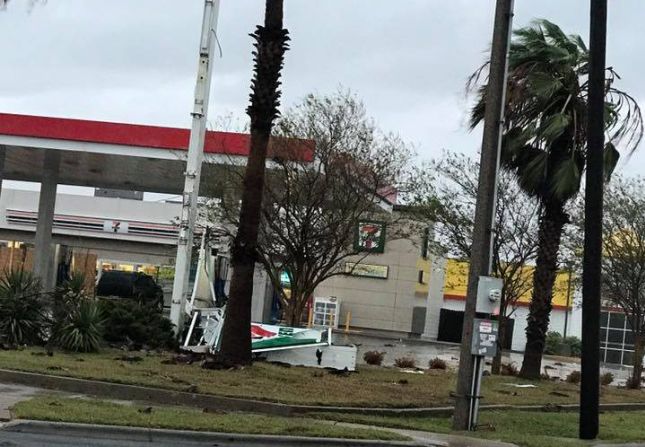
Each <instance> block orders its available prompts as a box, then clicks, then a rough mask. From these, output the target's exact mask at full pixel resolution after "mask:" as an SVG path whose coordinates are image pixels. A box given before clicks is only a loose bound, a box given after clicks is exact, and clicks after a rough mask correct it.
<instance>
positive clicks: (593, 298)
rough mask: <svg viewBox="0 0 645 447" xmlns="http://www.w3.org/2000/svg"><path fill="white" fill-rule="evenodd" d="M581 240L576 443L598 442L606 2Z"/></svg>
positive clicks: (592, 89) (593, 74)
mask: <svg viewBox="0 0 645 447" xmlns="http://www.w3.org/2000/svg"><path fill="white" fill-rule="evenodd" d="M590 18H591V22H590V28H589V30H590V31H589V32H590V37H589V99H588V103H587V107H588V115H589V117H588V119H587V175H586V185H585V238H584V257H583V261H582V262H583V271H582V333H583V334H584V337H582V361H581V372H582V377H581V383H580V438H581V439H595V438H596V437H597V436H598V401H599V386H600V384H599V379H600V377H599V376H600V298H601V297H600V275H601V258H602V214H603V211H602V206H603V187H604V185H603V182H604V172H603V171H604V166H603V165H604V163H603V155H604V154H603V152H604V145H605V121H604V113H605V53H606V43H607V0H591V10H590Z"/></svg>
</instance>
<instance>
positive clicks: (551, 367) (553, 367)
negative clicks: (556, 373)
mask: <svg viewBox="0 0 645 447" xmlns="http://www.w3.org/2000/svg"><path fill="white" fill-rule="evenodd" d="M544 369H545V370H547V369H556V367H555V366H551V365H545V366H544Z"/></svg>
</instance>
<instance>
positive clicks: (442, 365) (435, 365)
mask: <svg viewBox="0 0 645 447" xmlns="http://www.w3.org/2000/svg"><path fill="white" fill-rule="evenodd" d="M428 366H429V367H430V369H448V365H447V364H446V361H445V360H442V359H440V358H439V357H435V358H433V359H430V362H429V363H428Z"/></svg>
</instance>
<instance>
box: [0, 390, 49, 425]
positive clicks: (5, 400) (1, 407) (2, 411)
mask: <svg viewBox="0 0 645 447" xmlns="http://www.w3.org/2000/svg"><path fill="white" fill-rule="evenodd" d="M42 391H43V390H41V389H38V388H33V387H30V386H25V385H8V384H4V383H0V422H5V421H9V420H11V412H10V411H9V409H10V408H11V407H13V406H14V405H15V404H17V403H18V402H20V401H22V400H25V399H29V398H30V397H32V396H35V395H36V394H38V393H40V392H42Z"/></svg>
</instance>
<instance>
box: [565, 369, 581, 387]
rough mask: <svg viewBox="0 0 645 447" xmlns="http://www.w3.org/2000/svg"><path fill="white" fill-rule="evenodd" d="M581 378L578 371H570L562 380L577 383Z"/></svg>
mask: <svg viewBox="0 0 645 447" xmlns="http://www.w3.org/2000/svg"><path fill="white" fill-rule="evenodd" d="M581 378H582V374H580V371H571V372H570V373H569V375H567V377H566V378H565V379H564V380H565V381H566V382H568V383H574V384H578V383H580V379H581Z"/></svg>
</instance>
